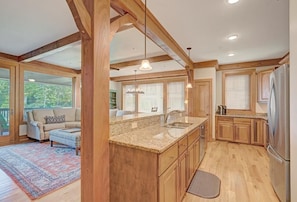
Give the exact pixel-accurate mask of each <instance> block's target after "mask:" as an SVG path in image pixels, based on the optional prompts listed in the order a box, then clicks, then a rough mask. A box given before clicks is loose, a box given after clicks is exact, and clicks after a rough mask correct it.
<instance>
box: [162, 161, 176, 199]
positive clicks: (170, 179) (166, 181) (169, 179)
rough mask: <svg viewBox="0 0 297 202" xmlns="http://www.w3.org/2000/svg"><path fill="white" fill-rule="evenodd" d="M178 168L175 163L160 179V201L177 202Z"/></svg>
mask: <svg viewBox="0 0 297 202" xmlns="http://www.w3.org/2000/svg"><path fill="white" fill-rule="evenodd" d="M177 188H178V166H177V161H175V162H174V163H173V164H172V165H171V166H170V167H169V168H168V169H167V170H166V171H165V172H164V173H163V174H162V175H161V176H160V178H159V201H160V202H177V201H179V200H178V195H177V193H178V192H177Z"/></svg>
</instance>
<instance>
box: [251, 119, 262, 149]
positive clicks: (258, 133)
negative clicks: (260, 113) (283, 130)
mask: <svg viewBox="0 0 297 202" xmlns="http://www.w3.org/2000/svg"><path fill="white" fill-rule="evenodd" d="M263 129H264V128H263V120H261V119H254V120H253V131H252V135H251V144H254V145H264V133H263V132H264V131H263Z"/></svg>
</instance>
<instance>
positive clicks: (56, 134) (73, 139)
mask: <svg viewBox="0 0 297 202" xmlns="http://www.w3.org/2000/svg"><path fill="white" fill-rule="evenodd" d="M49 139H50V141H51V147H52V146H53V142H58V143H61V144H65V145H68V146H70V147H72V148H75V153H76V155H78V150H80V128H71V129H57V130H51V131H50V132H49Z"/></svg>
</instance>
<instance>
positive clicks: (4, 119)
mask: <svg viewBox="0 0 297 202" xmlns="http://www.w3.org/2000/svg"><path fill="white" fill-rule="evenodd" d="M14 78H15V68H14V66H7V65H4V64H1V63H0V145H5V144H8V143H10V142H12V141H13V140H14V132H15V131H14V119H15V117H14V103H15V96H14V95H15V90H14V86H15V79H14Z"/></svg>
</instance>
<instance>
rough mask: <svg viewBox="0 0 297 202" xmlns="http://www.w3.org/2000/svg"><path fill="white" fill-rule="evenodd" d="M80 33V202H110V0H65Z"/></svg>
mask: <svg viewBox="0 0 297 202" xmlns="http://www.w3.org/2000/svg"><path fill="white" fill-rule="evenodd" d="M67 3H68V5H69V7H70V9H71V12H72V15H73V16H74V20H75V22H76V24H77V27H78V28H79V30H80V32H81V34H82V68H81V69H82V144H81V145H82V148H81V160H82V161H81V165H82V167H81V201H83V202H88V201H100V202H108V201H109V143H108V139H109V65H110V64H109V45H110V1H109V0H100V1H97V0H67Z"/></svg>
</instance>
